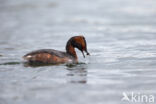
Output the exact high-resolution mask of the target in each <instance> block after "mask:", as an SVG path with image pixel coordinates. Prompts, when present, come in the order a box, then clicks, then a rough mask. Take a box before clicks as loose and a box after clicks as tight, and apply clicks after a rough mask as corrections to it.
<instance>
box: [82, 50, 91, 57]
mask: <svg viewBox="0 0 156 104" xmlns="http://www.w3.org/2000/svg"><path fill="white" fill-rule="evenodd" d="M81 52H82V55H83V57H84V58H85V55H84V52H83V51H81ZM85 52H86V54H87V55H90V54H89V52H88V51H85Z"/></svg>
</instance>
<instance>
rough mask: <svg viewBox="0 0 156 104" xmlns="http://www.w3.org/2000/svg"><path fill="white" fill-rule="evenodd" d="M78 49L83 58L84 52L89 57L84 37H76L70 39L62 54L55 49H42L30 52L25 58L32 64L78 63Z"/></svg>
mask: <svg viewBox="0 0 156 104" xmlns="http://www.w3.org/2000/svg"><path fill="white" fill-rule="evenodd" d="M75 48H78V49H79V50H80V51H81V52H82V54H83V56H84V57H85V55H84V53H83V51H85V52H86V53H87V55H89V53H88V51H87V44H86V40H85V38H84V36H74V37H72V38H70V39H69V40H68V42H67V44H66V52H61V51H57V50H53V49H41V50H36V51H33V52H30V53H28V54H26V55H24V56H23V58H24V59H26V60H27V61H28V62H30V63H46V64H58V63H77V62H78V57H77V54H76V51H75Z"/></svg>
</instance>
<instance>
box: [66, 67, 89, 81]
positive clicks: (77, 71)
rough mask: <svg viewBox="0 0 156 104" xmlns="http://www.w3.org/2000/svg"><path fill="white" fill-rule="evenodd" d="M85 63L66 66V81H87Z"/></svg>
mask: <svg viewBox="0 0 156 104" xmlns="http://www.w3.org/2000/svg"><path fill="white" fill-rule="evenodd" d="M86 69H87V68H86V65H85V64H76V65H72V66H67V70H68V71H69V73H67V82H69V83H82V84H84V83H87V70H86Z"/></svg>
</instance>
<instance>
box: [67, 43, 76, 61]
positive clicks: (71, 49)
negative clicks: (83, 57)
mask: <svg viewBox="0 0 156 104" xmlns="http://www.w3.org/2000/svg"><path fill="white" fill-rule="evenodd" d="M66 52H67V53H68V54H69V55H71V56H73V57H74V59H76V60H77V54H76V51H75V48H74V47H73V46H72V44H71V43H67V45H66Z"/></svg>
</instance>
